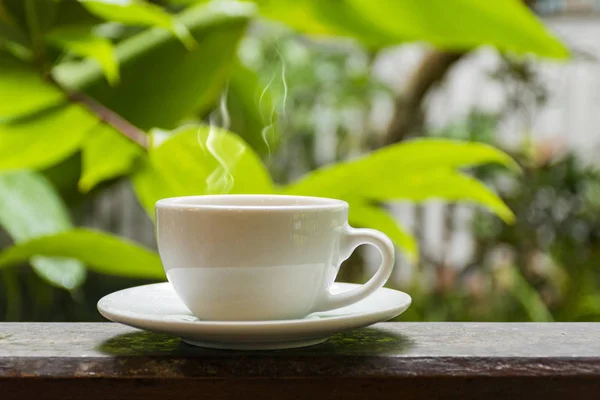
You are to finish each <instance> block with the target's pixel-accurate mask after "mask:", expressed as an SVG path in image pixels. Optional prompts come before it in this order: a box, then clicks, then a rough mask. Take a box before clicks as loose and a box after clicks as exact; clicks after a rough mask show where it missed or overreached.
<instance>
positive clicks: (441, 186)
mask: <svg viewBox="0 0 600 400" xmlns="http://www.w3.org/2000/svg"><path fill="white" fill-rule="evenodd" d="M155 3H159V4H155ZM254 3H256V4H254ZM265 19H266V20H270V22H265ZM273 21H275V22H276V23H277V26H278V28H277V29H275V28H272V23H273ZM458 21H460V23H459V22H458ZM265 26H266V27H269V28H268V29H267V30H266V32H267V35H268V32H285V35H287V36H288V37H290V38H293V40H289V41H287V42H286V43H285V44H284V45H280V43H279V42H278V40H275V43H268V41H265V40H264V32H265V31H263V36H262V42H260V41H256V40H254V42H252V40H253V38H254V39H256V38H257V37H259V38H260V34H257V33H256V32H257V31H258V32H261V29H262V28H263V27H265ZM277 35H280V34H279V33H277ZM278 37H282V36H278ZM244 38H245V39H244ZM317 38H318V39H317ZM242 40H245V43H246V44H248V43H250V44H252V43H254V44H258V43H259V42H260V43H262V44H263V45H264V47H263V48H261V49H259V51H256V49H254V50H255V52H254V62H252V54H250V61H248V57H243V54H244V48H242V49H241V50H242V51H241V53H242V57H238V53H239V52H240V51H239V49H238V45H239V43H240V41H242ZM412 41H421V42H429V43H431V44H433V45H435V46H439V47H441V48H444V49H450V50H468V49H472V48H475V47H478V46H480V45H491V46H495V47H496V48H498V49H499V50H501V51H506V52H509V53H512V54H524V53H531V54H535V55H538V56H542V57H553V58H565V57H567V56H568V52H567V50H566V49H565V47H564V46H563V45H562V44H561V43H560V42H559V41H557V40H556V39H555V38H554V37H553V36H552V35H551V34H550V33H549V32H548V31H547V30H546V29H545V28H544V26H543V25H542V24H541V23H540V22H539V21H538V20H537V19H536V18H535V17H534V16H533V15H532V14H531V13H530V12H529V11H528V10H527V9H526V7H525V6H523V5H522V4H521V2H520V1H517V0H504V1H499V2H494V3H489V4H488V3H485V4H484V3H481V2H479V1H477V0H461V1H457V2H453V3H452V4H450V3H449V2H443V1H437V0H436V1H434V0H430V1H427V2H413V1H391V0H390V1H381V2H378V5H377V7H373V6H372V4H371V3H370V2H364V1H359V0H344V1H336V2H321V1H317V0H303V1H276V2H273V1H256V2H230V1H213V2H205V1H198V2H196V1H183V0H179V1H162V2H154V3H149V2H145V1H142V0H123V1H119V2H114V1H103V0H80V1H78V2H76V1H67V0H0V205H1V206H2V210H0V224H1V225H2V227H3V228H4V230H5V231H6V232H7V233H8V235H9V236H10V237H11V239H12V240H13V241H14V243H15V245H14V246H13V247H10V248H8V249H6V250H4V252H2V253H0V268H2V269H3V277H2V278H1V282H2V284H3V287H5V296H4V297H5V300H6V301H7V305H6V307H4V312H5V315H6V318H12V319H16V318H19V316H18V315H19V313H18V312H17V311H15V310H18V309H19V304H18V302H19V300H18V299H19V293H20V291H22V287H23V283H22V282H21V281H20V280H19V279H21V278H19V277H20V276H21V274H23V272H21V270H20V269H19V270H17V269H15V268H14V266H18V265H21V264H23V263H24V262H29V263H30V264H31V265H32V266H33V268H34V271H35V272H36V273H37V274H38V275H39V277H40V278H42V279H43V280H44V281H46V282H47V283H49V284H51V285H54V286H56V287H58V288H62V289H66V290H68V291H69V293H70V295H72V296H75V297H78V296H79V297H81V296H82V293H83V294H85V293H86V290H87V288H86V281H85V278H86V271H88V270H89V271H94V273H93V274H95V273H101V274H106V275H116V276H123V277H137V278H140V279H160V278H161V277H162V273H161V271H160V268H159V262H158V256H157V255H156V253H154V252H153V251H151V250H148V249H144V248H142V247H140V246H138V245H136V244H135V243H132V242H129V241H126V240H124V239H121V238H118V237H115V236H113V235H110V234H109V233H104V232H95V231H89V230H82V229H79V228H75V227H73V226H72V225H73V224H72V222H71V218H70V216H69V215H68V211H67V210H72V209H74V207H76V205H77V204H78V202H81V201H82V199H85V198H90V197H93V196H95V195H97V194H98V193H99V192H101V191H102V190H104V189H106V188H107V187H110V186H111V185H113V184H114V183H116V182H119V181H121V180H131V182H132V183H133V187H134V189H135V192H136V195H137V196H138V199H139V201H140V203H141V204H142V206H143V207H144V208H145V209H146V211H147V212H148V214H149V216H152V215H153V204H154V202H155V201H156V200H157V199H159V198H163V197H169V196H179V195H189V194H205V193H224V192H231V193H257V192H260V193H281V192H283V193H294V194H306V195H319V196H330V197H338V198H343V199H345V200H347V201H348V202H350V203H351V212H352V214H351V216H350V219H351V222H353V223H355V224H356V225H360V226H369V227H374V228H376V229H380V230H383V231H384V232H386V233H387V234H388V235H389V236H390V237H391V238H392V239H393V240H394V241H395V243H396V244H397V245H398V246H399V247H400V248H401V249H403V250H404V251H405V252H406V253H407V254H408V255H409V256H410V257H412V258H413V259H415V258H416V256H417V255H418V249H417V245H416V242H415V240H414V238H413V237H412V236H411V235H409V234H408V233H406V232H405V231H404V230H403V229H402V228H401V227H400V226H399V225H398V224H397V223H396V222H395V220H394V219H393V218H392V217H391V215H390V214H389V213H388V211H387V209H386V207H385V205H384V203H388V202H392V201H399V200H402V201H413V202H423V201H426V200H428V199H431V198H442V199H448V200H451V201H465V202H471V203H475V204H479V205H482V206H484V207H487V208H488V209H490V210H491V211H493V212H494V213H495V214H497V215H498V216H500V217H501V218H502V219H503V220H505V221H507V222H512V221H513V219H514V217H513V213H512V212H511V211H510V208H508V207H507V206H506V205H505V204H504V203H503V202H502V200H500V198H499V197H498V196H496V195H495V194H494V192H493V191H491V190H490V189H488V188H487V187H486V186H485V185H484V184H482V183H481V182H480V181H478V180H476V179H474V178H473V177H472V176H470V175H467V174H466V173H465V172H464V168H465V167H473V166H477V165H482V164H490V163H496V164H499V165H503V166H508V167H514V166H515V165H516V164H515V163H514V161H513V160H512V158H511V157H510V156H508V155H507V154H506V153H504V152H502V151H500V150H497V149H495V148H494V147H492V146H489V145H487V144H484V143H474V142H473V143H466V142H464V141H456V140H447V139H424V140H417V141H411V142H406V143H398V144H394V145H391V146H388V147H386V148H383V149H380V150H377V151H374V152H372V153H369V154H366V155H361V156H360V157H358V158H356V157H353V159H352V160H351V161H347V160H346V158H347V157H348V156H352V155H353V156H356V155H357V153H359V152H361V151H362V150H363V149H364V146H361V145H352V146H348V147H347V148H345V149H344V148H343V149H342V151H338V154H336V155H335V157H334V159H333V160H331V161H335V163H333V164H330V165H326V166H321V165H319V163H315V162H312V161H311V158H310V157H306V160H307V162H306V163H305V164H304V166H303V167H302V168H301V170H300V171H299V172H298V171H290V168H289V165H288V164H286V162H285V160H286V158H289V157H291V156H292V155H293V153H294V152H295V151H296V150H295V149H296V148H297V149H298V152H299V153H301V154H304V155H309V154H310V151H311V149H314V147H315V142H314V140H315V136H314V130H313V128H314V124H312V123H311V122H309V121H310V118H311V113H312V112H313V111H314V108H308V107H307V106H306V105H307V104H311V102H313V101H314V102H315V103H317V104H318V102H319V101H326V102H329V103H330V104H335V105H336V106H338V107H347V106H349V105H350V106H357V107H359V108H360V107H364V106H365V105H366V104H367V103H368V101H369V97H370V95H372V94H373V93H385V92H387V93H389V89H388V88H385V87H382V85H381V84H380V83H378V82H375V81H374V80H373V79H372V77H371V75H370V73H369V72H368V71H369V68H370V66H371V64H372V61H373V59H374V56H375V55H376V54H377V52H379V51H381V50H382V49H384V48H385V47H386V46H391V45H398V44H402V43H404V42H412ZM299 43H315V45H314V46H315V47H311V52H310V54H308V55H307V54H305V55H302V52H303V51H305V50H306V46H304V45H302V44H299ZM293 46H296V47H295V49H294V48H293ZM311 46H313V45H312V44H311ZM314 48H318V49H319V50H318V51H317V52H314V51H312V49H314ZM248 49H250V50H252V46H250V47H248V46H246V47H245V50H246V56H248V54H249V53H248ZM339 49H350V50H339ZM294 51H295V52H294ZM348 55H354V56H355V57H356V60H357V63H358V68H356V67H355V68H350V67H347V68H345V69H343V71H345V72H344V73H342V74H340V73H339V72H340V71H342V69H340V68H339V65H340V61H343V60H347V57H348ZM265 57H266V58H267V59H269V60H271V61H269V62H262V63H261V62H260V60H261V59H263V60H264V59H265ZM294 57H296V58H295V59H294ZM302 57H304V58H305V59H304V61H303V62H304V66H305V67H304V68H301V67H302V63H301V62H300V61H302ZM312 57H316V58H317V59H316V60H313V59H312ZM276 58H279V61H284V62H283V63H281V62H279V63H277V62H273V59H276ZM295 60H297V61H299V62H296V61H295ZM314 61H316V62H318V63H319V66H320V67H321V68H320V69H318V70H317V69H313V70H312V72H304V73H308V74H309V76H306V75H302V72H301V71H311V69H310V68H306V65H310V64H311V63H312V62H314ZM361 65H362V66H361ZM286 66H287V67H288V70H287V73H286V71H284V70H285V68H286ZM328 69H329V70H328ZM353 71H354V72H353ZM285 76H287V77H288V81H286V80H285V78H284V77H285ZM315 77H318V79H314V78H315ZM307 82H309V84H308V85H307V84H306V83H307ZM311 85H312V86H311ZM298 89H300V90H298ZM322 92H325V93H326V94H327V95H328V97H327V98H318V96H319V94H321V93H322ZM223 93H225V94H226V96H224V95H222V94H223ZM217 118H218V119H219V121H218V122H217V123H216V124H218V125H220V127H219V128H217V127H215V126H214V125H215V120H216V119H217ZM313 118H314V116H313ZM209 123H210V125H209ZM288 126H289V127H293V130H294V131H295V132H296V133H297V130H298V129H300V131H303V133H304V134H300V135H296V134H294V133H292V134H290V135H288V134H287V133H286V127H288ZM347 138H348V139H349V140H351V138H350V136H347ZM350 149H352V150H354V152H352V151H350ZM26 279H27V280H29V281H31V282H33V283H31V286H27V287H28V289H27V290H26V292H27V293H32V292H38V291H39V292H40V293H44V292H45V293H46V294H47V293H54V292H48V289H39V287H41V286H40V285H42V284H41V283H40V282H41V281H38V280H35V279H37V278H34V280H33V281H32V280H31V279H32V278H31V277H30V275H27V278H26ZM82 285H83V286H82ZM42 286H43V285H42ZM80 287H82V288H83V290H79V288H80ZM31 288H36V289H31ZM48 296H50V297H51V295H48ZM52 296H53V295H52ZM59 296H63V295H62V294H61V295H59ZM36 301H37V300H36ZM21 308H22V307H21Z"/></svg>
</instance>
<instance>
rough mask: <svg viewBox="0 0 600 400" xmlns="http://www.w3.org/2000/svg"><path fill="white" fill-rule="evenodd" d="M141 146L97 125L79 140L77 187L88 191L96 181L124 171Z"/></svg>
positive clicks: (131, 166)
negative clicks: (80, 157)
mask: <svg viewBox="0 0 600 400" xmlns="http://www.w3.org/2000/svg"><path fill="white" fill-rule="evenodd" d="M140 154H141V148H140V147H139V146H138V145H136V144H135V143H133V142H132V141H130V140H129V139H127V138H125V137H124V136H123V135H122V134H121V133H119V132H117V131H116V130H114V129H113V128H112V127H111V126H108V125H105V124H100V125H98V126H97V127H96V128H94V129H93V130H92V131H90V132H89V133H88V136H87V138H86V140H85V142H84V143H83V171H82V174H81V179H80V180H79V184H78V186H79V189H80V190H81V191H82V192H89V191H90V190H91V189H93V188H94V186H96V185H97V184H98V183H100V182H102V181H104V180H107V179H112V178H115V177H118V176H121V175H125V174H126V173H128V172H129V171H130V170H131V169H132V168H133V165H134V163H135V160H136V159H137V158H138V156H139V155H140Z"/></svg>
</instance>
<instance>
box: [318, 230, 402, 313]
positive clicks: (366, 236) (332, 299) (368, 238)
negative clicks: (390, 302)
mask: <svg viewBox="0 0 600 400" xmlns="http://www.w3.org/2000/svg"><path fill="white" fill-rule="evenodd" d="M362 244H370V245H372V246H375V247H376V248H377V250H379V253H380V254H381V264H380V266H379V269H378V270H377V272H375V275H373V276H372V277H371V279H369V281H368V282H367V283H365V284H364V285H362V286H361V287H359V288H356V289H353V290H350V291H347V292H344V293H339V294H331V293H329V292H328V293H326V295H325V296H324V298H323V299H322V300H321V301H320V302H319V303H317V307H316V308H315V310H314V311H327V310H333V309H336V308H341V307H345V306H349V305H350V304H354V303H356V302H357V301H360V300H362V299H364V298H365V297H367V296H369V295H370V294H371V293H373V292H375V291H376V290H377V289H379V288H381V287H382V286H383V285H384V284H385V283H386V282H387V280H388V279H389V277H390V275H391V274H392V269H393V268H394V245H393V244H392V241H391V240H390V238H388V237H387V236H386V235H384V234H383V233H381V232H379V231H376V230H373V229H355V228H352V227H351V226H346V229H345V231H344V232H343V233H342V235H341V239H340V258H341V260H342V261H343V260H345V259H347V258H348V257H350V255H351V254H352V253H353V252H354V250H356V248H357V247H358V246H360V245H362Z"/></svg>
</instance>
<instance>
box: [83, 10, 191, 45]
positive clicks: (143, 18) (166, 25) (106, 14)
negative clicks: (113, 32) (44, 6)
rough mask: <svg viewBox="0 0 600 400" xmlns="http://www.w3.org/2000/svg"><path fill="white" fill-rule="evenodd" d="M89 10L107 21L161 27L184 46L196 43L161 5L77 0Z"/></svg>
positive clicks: (182, 25) (181, 24)
mask: <svg viewBox="0 0 600 400" xmlns="http://www.w3.org/2000/svg"><path fill="white" fill-rule="evenodd" d="M79 1H80V2H81V3H82V4H83V5H84V7H85V8H87V9H88V11H89V12H91V13H92V14H95V15H96V16H98V17H100V18H104V19H106V20H108V21H114V22H120V23H122V24H126V25H143V26H153V27H158V28H163V29H166V30H168V31H169V32H171V33H172V34H173V35H175V36H176V37H177V38H178V39H179V40H181V42H182V43H183V44H185V46H186V47H188V48H189V49H192V48H193V47H194V46H195V45H196V41H195V40H194V37H193V36H192V35H191V34H190V32H189V31H188V29H187V28H186V26H185V25H184V24H183V23H181V22H180V21H179V20H178V19H177V18H176V17H175V16H173V15H171V14H169V13H168V12H166V11H164V10H163V9H162V8H161V7H159V6H157V5H154V4H150V3H146V2H144V1H139V0H116V1H115V0H79Z"/></svg>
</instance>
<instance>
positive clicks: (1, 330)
mask: <svg viewBox="0 0 600 400" xmlns="http://www.w3.org/2000/svg"><path fill="white" fill-rule="evenodd" d="M599 339H600V324H594V323H572V324H561V323H554V324H484V323H383V324H378V325H375V326H373V327H370V328H364V329H359V330H356V331H353V332H348V333H343V334H339V335H335V336H334V337H332V338H331V339H330V340H329V341H328V342H326V343H323V344H321V345H317V346H313V347H307V348H303V349H293V350H277V351H262V352H248V351H224V350H211V349H202V348H197V347H192V346H189V345H187V344H184V343H182V342H181V341H180V340H179V339H177V338H173V337H169V336H165V335H160V334H154V333H149V332H143V331H139V330H136V329H133V328H129V327H125V326H122V325H118V324H112V323H98V324H84V323H82V324H8V323H4V324H0V393H2V398H3V399H4V398H9V399H10V398H21V399H22V398H29V396H33V395H35V398H36V399H45V398H48V399H54V398H57V399H58V398H62V399H70V398H86V399H96V398H98V399H100V398H109V397H113V396H115V397H116V396H119V397H120V398H132V399H137V398H140V399H141V398H144V399H154V398H165V397H168V398H182V399H184V398H197V397H198V395H199V394H202V395H203V397H205V398H210V399H222V398H238V397H248V396H251V397H252V398H259V396H261V397H260V398H282V399H285V398H290V399H297V398H306V397H316V398H344V399H354V398H366V397H369V398H370V397H373V398H377V399H386V398H395V399H397V398H398V396H400V395H402V396H403V397H405V398H411V399H420V398H442V399H446V398H448V399H451V398H457V399H470V398H480V397H481V396H485V397H486V399H494V398H506V397H512V398H526V397H528V398H540V397H541V396H544V398H545V399H554V398H556V399H558V398H561V397H563V396H566V395H570V396H572V397H573V396H575V397H576V398H577V397H584V396H588V397H589V396H591V397H590V398H595V397H596V396H598V393H600V340H599ZM7 396H8V397H7ZM173 396H175V397H173ZM406 396H408V397H406ZM563 398H564V397H563Z"/></svg>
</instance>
